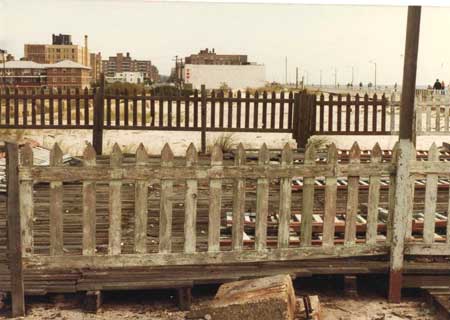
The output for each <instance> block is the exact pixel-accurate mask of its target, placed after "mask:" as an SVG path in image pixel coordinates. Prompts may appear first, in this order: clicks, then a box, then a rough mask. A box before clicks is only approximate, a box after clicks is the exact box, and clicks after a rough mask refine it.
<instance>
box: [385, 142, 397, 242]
mask: <svg viewBox="0 0 450 320" xmlns="http://www.w3.org/2000/svg"><path fill="white" fill-rule="evenodd" d="M397 161H398V142H396V143H395V145H394V148H392V158H391V163H392V164H394V165H396V164H397ZM396 181H397V173H396V172H392V173H391V174H390V175H389V194H388V221H387V226H386V242H387V243H391V241H392V234H393V223H394V213H395V188H396Z"/></svg>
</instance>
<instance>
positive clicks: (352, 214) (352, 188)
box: [344, 142, 361, 245]
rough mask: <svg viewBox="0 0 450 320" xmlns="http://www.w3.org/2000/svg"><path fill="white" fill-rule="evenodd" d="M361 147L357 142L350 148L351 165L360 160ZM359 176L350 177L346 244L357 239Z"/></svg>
mask: <svg viewBox="0 0 450 320" xmlns="http://www.w3.org/2000/svg"><path fill="white" fill-rule="evenodd" d="M360 155H361V149H360V148H359V145H358V143H357V142H355V143H354V144H353V146H352V148H351V149H350V160H349V161H350V165H352V164H358V163H359V162H360ZM358 196H359V176H349V177H348V191H347V210H346V216H345V239H344V243H345V244H346V245H352V244H354V243H355V241H356V215H357V214H358V202H359V201H358V200H359V199H358Z"/></svg>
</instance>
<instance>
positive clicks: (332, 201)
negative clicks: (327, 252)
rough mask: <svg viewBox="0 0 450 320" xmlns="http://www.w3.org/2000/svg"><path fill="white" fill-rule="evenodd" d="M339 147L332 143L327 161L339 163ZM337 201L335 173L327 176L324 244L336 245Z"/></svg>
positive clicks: (331, 163) (332, 163)
mask: <svg viewBox="0 0 450 320" xmlns="http://www.w3.org/2000/svg"><path fill="white" fill-rule="evenodd" d="M337 159H338V154H337V149H336V145H335V144H334V143H332V144H331V145H330V146H329V147H328V157H327V163H328V164H330V165H334V166H335V165H337ZM336 201H337V178H336V176H334V175H331V176H328V177H326V181H325V208H324V210H325V211H324V218H323V238H322V245H323V246H333V245H334V231H335V224H334V221H335V218H336Z"/></svg>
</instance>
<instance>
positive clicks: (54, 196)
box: [50, 143, 64, 256]
mask: <svg viewBox="0 0 450 320" xmlns="http://www.w3.org/2000/svg"><path fill="white" fill-rule="evenodd" d="M62 156H63V153H62V151H61V149H60V147H59V145H58V144H57V143H55V145H54V146H53V149H52V150H51V152H50V166H52V167H56V166H62V164H63V162H62ZM62 206H63V185H62V182H60V181H52V182H50V255H51V256H55V255H63V253H64V251H63V247H64V245H63V210H62Z"/></svg>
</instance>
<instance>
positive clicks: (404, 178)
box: [389, 6, 421, 303]
mask: <svg viewBox="0 0 450 320" xmlns="http://www.w3.org/2000/svg"><path fill="white" fill-rule="evenodd" d="M420 15H421V7H420V6H409V7H408V20H407V25H406V43H405V59H404V64H403V83H402V97H401V100H400V101H401V102H400V133H399V144H398V148H399V150H398V154H399V156H398V160H397V161H398V162H397V163H398V164H397V173H396V181H397V183H396V187H395V210H394V215H393V228H392V230H394V231H393V232H394V234H393V235H392V238H391V239H392V240H391V253H390V260H389V261H390V266H389V301H391V302H395V303H399V302H400V300H401V296H402V295H401V292H402V282H403V261H404V249H405V237H406V229H407V228H406V226H407V224H408V223H407V221H408V219H409V213H410V212H411V211H410V210H411V203H412V201H413V199H411V184H410V182H409V181H410V170H409V162H410V160H411V153H412V152H413V150H412V149H413V148H412V139H413V135H414V132H413V130H414V99H415V91H416V74H417V55H418V51H419V32H420Z"/></svg>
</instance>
